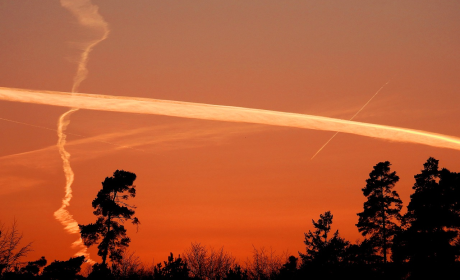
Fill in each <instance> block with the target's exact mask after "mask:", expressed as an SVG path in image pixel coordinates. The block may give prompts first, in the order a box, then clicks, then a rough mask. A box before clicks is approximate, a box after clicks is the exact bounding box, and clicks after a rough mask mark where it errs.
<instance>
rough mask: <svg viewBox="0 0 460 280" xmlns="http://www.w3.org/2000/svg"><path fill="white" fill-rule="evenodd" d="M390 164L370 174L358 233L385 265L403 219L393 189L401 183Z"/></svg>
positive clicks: (400, 206) (364, 189) (384, 164)
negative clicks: (367, 239) (367, 240)
mask: <svg viewBox="0 0 460 280" xmlns="http://www.w3.org/2000/svg"><path fill="white" fill-rule="evenodd" d="M390 165H391V164H390V162H388V161H385V162H379V163H378V164H377V165H375V166H374V169H373V170H372V172H371V173H369V179H367V180H366V186H365V187H364V188H363V189H362V191H363V194H364V196H365V197H367V201H366V202H364V210H363V212H361V213H358V216H359V221H358V223H357V224H356V226H357V227H358V230H359V232H361V234H362V235H363V236H366V237H369V240H370V241H371V242H372V243H373V244H374V246H375V247H376V248H378V249H379V251H380V252H381V253H382V254H383V262H384V263H386V261H387V250H388V249H389V248H390V245H391V242H392V240H393V237H394V235H395V234H396V232H397V231H398V228H399V226H398V224H397V222H399V221H400V219H401V214H400V211H401V208H402V201H401V199H400V198H399V195H398V193H397V192H396V191H394V190H393V188H394V186H395V184H396V183H397V182H398V181H399V177H398V176H397V175H396V172H390Z"/></svg>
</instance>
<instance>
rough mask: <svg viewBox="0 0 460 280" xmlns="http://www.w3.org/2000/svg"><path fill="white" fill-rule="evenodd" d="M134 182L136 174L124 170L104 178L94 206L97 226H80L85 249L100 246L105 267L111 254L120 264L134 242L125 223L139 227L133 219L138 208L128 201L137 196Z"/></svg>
mask: <svg viewBox="0 0 460 280" xmlns="http://www.w3.org/2000/svg"><path fill="white" fill-rule="evenodd" d="M134 180H136V174H134V173H131V172H127V171H123V170H116V171H115V172H114V173H113V176H112V177H107V178H105V180H104V182H102V189H101V190H100V191H99V192H98V194H97V197H96V198H95V199H94V200H93V203H92V205H93V208H94V209H95V210H94V212H93V213H94V215H96V216H97V221H96V222H95V223H94V224H88V225H78V226H79V227H80V233H81V237H82V239H83V242H84V244H85V245H86V246H91V245H93V244H95V243H99V246H98V249H99V250H98V255H99V256H101V257H102V265H103V266H105V265H106V261H107V255H109V254H110V255H109V258H110V260H111V261H112V263H117V262H119V261H120V260H121V258H122V253H123V251H124V249H125V248H126V247H128V245H129V242H130V241H131V240H130V238H129V237H127V236H126V229H125V227H124V226H123V223H124V222H125V221H127V220H131V222H132V223H133V224H135V225H138V224H139V220H138V219H137V218H136V217H133V215H134V208H135V207H134V206H132V205H129V204H127V203H126V202H125V201H126V200H128V198H129V197H130V196H131V197H135V196H136V189H135V186H133V182H134Z"/></svg>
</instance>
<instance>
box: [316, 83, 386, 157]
mask: <svg viewBox="0 0 460 280" xmlns="http://www.w3.org/2000/svg"><path fill="white" fill-rule="evenodd" d="M389 82H390V80H388V82H386V83H385V84H383V86H381V87H380V88H379V90H377V92H376V93H375V94H374V95H373V96H372V97H371V99H369V100H368V101H367V102H366V104H364V105H363V106H362V107H361V109H359V110H358V112H356V113H355V114H354V115H353V117H351V118H350V121H352V120H353V119H354V118H355V117H356V116H357V115H358V114H359V113H360V112H361V111H362V110H363V109H364V107H366V106H367V104H369V103H370V102H371V101H372V99H374V97H376V96H377V94H379V92H380V91H381V90H382V89H383V88H384V87H385V86H386V85H388V83H389ZM337 134H339V132H338V131H336V132H335V134H334V135H332V137H331V138H329V140H327V142H326V143H325V144H324V145H323V146H322V147H321V148H319V150H318V151H317V152H316V153H315V154H314V155H313V156H312V157H311V159H310V160H312V159H314V158H315V157H316V155H317V154H319V152H321V150H322V149H324V147H326V145H327V144H329V142H331V140H332V139H334V137H335V136H336V135H337Z"/></svg>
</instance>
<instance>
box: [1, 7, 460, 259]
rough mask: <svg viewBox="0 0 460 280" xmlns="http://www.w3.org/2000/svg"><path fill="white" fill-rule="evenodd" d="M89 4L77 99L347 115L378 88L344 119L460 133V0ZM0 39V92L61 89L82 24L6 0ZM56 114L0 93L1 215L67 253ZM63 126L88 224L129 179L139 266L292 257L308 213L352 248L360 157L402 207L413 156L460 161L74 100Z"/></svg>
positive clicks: (369, 142) (452, 154) (374, 142)
mask: <svg viewBox="0 0 460 280" xmlns="http://www.w3.org/2000/svg"><path fill="white" fill-rule="evenodd" d="M93 3H94V4H96V5H98V6H99V12H100V14H101V15H102V16H103V17H104V19H105V20H106V21H107V22H108V23H109V26H110V30H111V32H110V34H109V37H108V39H107V40H105V41H103V42H102V43H100V44H99V45H97V46H96V47H95V48H94V50H93V52H92V53H91V55H90V58H89V63H88V70H89V75H88V78H87V79H86V80H85V81H84V82H83V83H82V84H81V86H80V91H81V92H85V93H95V94H107V95H120V96H133V97H148V98H158V99H168V100H180V101H190V102H203V103H210V104H219V105H232V106H241V107H250V108H258V109H269V110H277V111H285V112H295V113H306V114H314V115H320V116H326V117H335V118H342V119H349V118H350V117H352V116H353V115H354V114H355V112H356V111H358V110H359V108H361V106H362V105H363V104H365V103H366V102H367V101H368V100H369V99H370V98H371V97H372V95H374V93H375V92H376V91H377V90H378V89H379V88H380V87H381V86H382V85H384V84H385V83H386V82H388V81H390V82H389V83H388V85H386V86H385V87H384V88H383V89H382V90H381V92H380V93H379V95H377V96H376V97H375V98H374V99H373V100H372V102H371V103H370V104H369V105H368V106H367V107H366V108H365V109H364V110H363V111H362V112H361V113H360V114H359V115H358V116H357V117H356V118H355V120H356V121H362V122H369V123H376V124H384V125H392V126H400V127H406V128H412V129H419V130H425V131H430V132H436V133H442V134H447V135H452V136H456V137H460V125H459V123H460V108H459V105H458V104H460V94H459V88H460V77H459V74H460V53H459V52H458V50H459V49H460V37H459V36H458V34H460V21H459V20H458V18H460V3H458V1H447V0H446V1H442V2H441V1H421V0H417V1H363V0H361V1H294V0H292V1H271V0H266V1H242V0H241V1H238V0H232V1H211V0H200V1H188V0H183V1H150V0H143V1H141V0H136V1H121V0H99V1H96V0H94V1H93ZM0 38H1V40H0V51H1V55H0V86H1V87H12V88H24V89H34V90H56V91H70V90H71V87H72V81H73V76H74V75H75V72H76V63H77V61H78V58H79V54H80V52H81V46H82V43H84V42H86V41H87V40H91V39H94V34H93V33H92V32H91V31H89V30H87V29H85V28H84V27H82V26H80V25H79V24H78V22H77V21H76V19H75V18H74V17H73V15H72V14H71V13H69V12H68V11H67V10H65V9H63V8H62V7H61V6H60V5H59V1H57V0H41V1H25V0H3V1H1V2H0ZM65 111H66V108H59V107H51V106H43V105H31V104H20V103H13V102H6V101H0V118H2V119H9V120H12V121H16V122H20V123H15V122H10V121H4V120H0V130H1V132H2V133H1V137H0V202H1V203H0V221H2V222H3V223H5V224H6V225H8V224H10V223H11V222H12V221H13V220H14V219H16V220H17V221H18V226H19V229H20V230H21V231H22V232H23V234H24V241H33V242H34V244H33V248H34V252H32V253H30V254H29V258H30V259H36V258H39V257H40V256H42V255H44V256H45V257H46V258H47V259H48V260H54V259H59V260H65V259H68V258H70V257H71V256H72V255H73V254H74V253H76V250H75V249H72V248H70V244H71V243H72V242H73V241H74V240H75V239H76V237H77V236H75V235H69V234H67V233H66V232H65V231H64V230H63V228H62V225H61V224H60V223H59V222H58V221H56V220H55V219H54V216H53V213H54V211H56V210H57V209H58V208H59V207H60V204H61V200H62V197H63V195H64V184H65V178H64V174H63V171H62V162H61V159H60V156H59V153H58V150H57V148H56V146H55V144H56V142H57V136H56V131H53V129H56V124H57V120H58V117H59V116H60V115H61V114H62V113H64V112H65ZM70 120H71V123H70V125H69V127H68V130H67V132H68V133H69V135H68V145H67V146H66V148H67V150H68V151H69V152H70V153H71V158H70V160H71V165H72V168H73V170H74V172H75V182H74V185H73V190H74V198H73V199H72V201H71V206H70V207H69V208H68V209H69V211H70V213H71V214H73V215H74V218H75V219H76V220H77V221H78V222H79V223H83V224H86V223H90V222H93V221H94V220H95V217H94V216H93V215H92V208H91V201H92V200H93V199H94V197H95V196H96V193H97V191H98V190H99V189H100V187H101V184H100V183H101V182H102V181H103V180H104V178H105V177H107V176H111V175H112V173H113V171H115V170H116V169H124V170H127V171H131V172H134V173H136V174H137V176H138V179H137V180H136V185H137V192H138V196H137V197H136V198H135V199H134V200H132V202H133V203H134V204H135V205H136V206H137V207H138V208H137V210H136V215H137V217H138V218H139V220H140V221H141V226H140V227H139V231H138V232H137V233H136V231H135V228H134V227H132V226H127V227H128V235H129V236H130V237H131V238H132V243H131V246H130V250H132V251H135V252H136V254H137V255H139V256H140V257H141V258H142V260H144V261H145V262H151V261H152V259H155V262H158V261H160V260H163V259H165V258H166V256H167V255H168V254H169V252H174V253H176V254H178V253H182V252H183V251H184V250H185V249H186V248H188V247H189V246H190V243H191V242H201V243H202V244H204V245H208V246H213V247H221V246H224V248H225V249H226V250H227V251H230V252H231V253H232V254H233V255H234V256H236V257H237V258H238V259H240V260H245V259H246V257H249V256H250V255H251V253H252V249H253V247H252V246H253V245H254V246H255V247H261V246H265V247H266V248H270V247H272V248H273V249H274V250H276V252H278V253H282V252H284V251H287V252H289V253H291V254H297V251H302V252H303V250H304V244H303V239H304V237H303V233H304V232H306V231H308V230H310V229H312V225H311V219H315V220H316V219H317V218H318V216H319V214H321V213H324V212H325V211H328V210H330V211H331V212H332V214H333V215H334V220H333V230H336V229H339V231H340V233H341V234H342V236H343V237H345V238H347V239H349V240H351V241H355V240H357V239H359V238H362V237H361V236H360V234H359V233H358V230H357V228H356V227H355V224H356V223H357V221H358V217H357V216H356V213H358V212H361V211H362V205H363V202H364V200H365V198H364V196H363V195H362V191H361V189H362V188H363V187H364V186H365V180H366V179H367V177H368V174H369V172H370V171H371V170H372V167H373V166H374V165H375V164H377V163H378V162H380V161H385V160H388V161H390V162H391V163H392V169H393V170H395V171H396V172H397V174H398V175H399V176H400V178H401V180H400V182H399V183H398V184H397V185H396V188H395V190H397V191H398V192H399V194H400V195H401V198H402V200H403V202H404V206H407V203H408V200H409V195H410V194H411V193H412V189H411V187H412V185H413V183H414V179H413V175H415V174H417V173H418V172H419V171H420V170H421V169H422V168H423V163H424V162H425V161H426V160H427V159H428V157H430V156H432V157H435V158H436V159H439V160H440V166H442V167H446V168H448V169H450V170H452V171H457V172H458V171H460V161H459V157H460V152H458V151H454V150H449V149H440V148H433V147H428V146H423V145H416V144H403V143H394V142H388V141H382V140H378V139H371V138H366V137H361V136H356V135H348V134H339V135H337V137H336V138H334V140H333V141H331V143H330V144H329V145H328V146H327V147H326V148H325V149H324V150H323V151H322V152H321V153H319V154H318V155H317V157H316V158H315V159H314V160H310V158H311V157H312V156H313V155H314V154H315V152H316V151H317V150H318V149H319V148H320V147H321V146H322V145H323V144H324V143H325V142H326V141H327V140H328V139H329V138H330V137H331V136H332V135H333V134H334V132H324V131H313V130H302V129H294V128H279V127H270V126H263V125H251V124H235V123H224V122H214V121H201V120H187V119H181V118H172V117H160V116H145V115H136V114H124V113H110V112H97V111H85V110H80V111H78V112H76V113H75V114H73V115H72V116H71V118H70ZM21 123H25V124H29V125H25V124H21ZM30 125H32V126H30ZM38 126H39V127H38ZM43 127H45V128H49V129H50V130H47V129H44V128H43ZM74 134H77V135H80V136H77V135H74ZM101 141H106V142H110V143H113V144H114V145H111V144H107V143H104V142H101ZM120 145H129V146H131V147H132V148H128V149H127V148H122V147H120ZM90 252H91V254H92V257H93V258H95V259H96V260H98V257H97V256H96V254H95V250H94V249H92V250H90Z"/></svg>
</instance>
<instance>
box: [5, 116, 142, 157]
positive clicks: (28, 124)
mask: <svg viewBox="0 0 460 280" xmlns="http://www.w3.org/2000/svg"><path fill="white" fill-rule="evenodd" d="M0 120H2V121H7V122H12V123H17V124H21V125H27V126H31V127H35V128H40V129H46V130H49V131H54V132H58V129H54V128H49V127H46V126H41V125H36V124H31V123H25V122H19V121H14V120H10V119H5V118H0ZM66 134H67V135H73V136H78V137H81V138H88V137H89V136H87V135H81V134H76V133H70V132H67V133H66ZM94 142H99V143H104V144H109V145H112V146H115V147H118V148H124V149H131V150H135V151H140V152H145V150H142V149H137V148H133V147H131V146H126V145H120V144H116V143H112V142H108V141H103V140H94Z"/></svg>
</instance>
